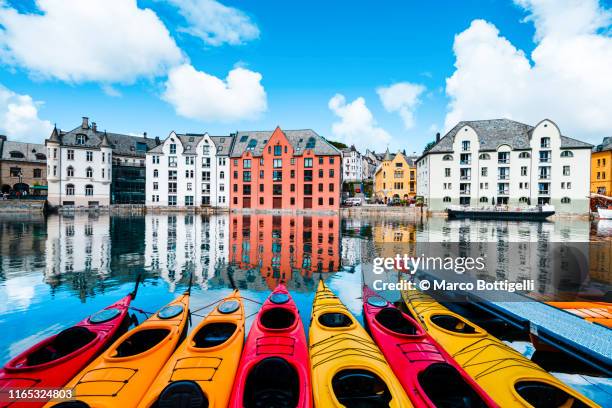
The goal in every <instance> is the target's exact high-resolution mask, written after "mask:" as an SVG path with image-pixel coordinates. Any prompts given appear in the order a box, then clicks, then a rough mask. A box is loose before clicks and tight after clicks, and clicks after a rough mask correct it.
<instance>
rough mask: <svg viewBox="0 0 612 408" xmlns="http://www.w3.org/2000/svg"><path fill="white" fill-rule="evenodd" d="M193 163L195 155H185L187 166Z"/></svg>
mask: <svg viewBox="0 0 612 408" xmlns="http://www.w3.org/2000/svg"><path fill="white" fill-rule="evenodd" d="M194 163H195V157H193V156H187V157H185V164H186V165H187V166H193V165H194Z"/></svg>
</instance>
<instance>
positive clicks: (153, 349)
mask: <svg viewBox="0 0 612 408" xmlns="http://www.w3.org/2000/svg"><path fill="white" fill-rule="evenodd" d="M188 315H189V292H186V293H185V294H183V295H180V296H179V297H178V298H176V299H175V300H174V301H172V302H171V303H169V304H168V305H166V306H164V307H163V308H162V309H161V310H159V311H158V312H157V313H155V314H154V315H152V316H151V317H149V318H148V319H147V320H145V321H144V322H142V323H141V324H140V325H138V326H137V327H135V328H134V329H132V330H130V331H129V332H127V333H126V334H124V335H123V336H121V337H120V338H119V339H117V341H115V342H114V343H113V345H112V346H111V347H110V348H109V349H108V350H107V351H105V352H104V353H103V354H102V355H100V356H99V357H98V358H96V359H95V360H94V361H93V362H92V363H91V364H89V365H88V366H87V367H86V368H85V369H84V370H82V371H81V372H80V373H78V374H77V375H76V376H75V377H74V378H73V379H72V380H71V381H70V382H69V383H68V384H67V385H66V388H69V389H72V391H73V399H72V400H71V401H65V402H59V403H57V402H49V403H48V404H47V405H46V406H45V407H46V408H48V407H57V408H60V407H62V408H86V407H90V408H115V407H122V408H130V407H136V406H137V405H138V403H139V402H140V400H141V398H142V397H143V395H144V394H145V392H146V391H147V389H148V388H149V386H150V385H151V384H152V383H153V381H154V380H155V378H156V376H157V374H158V373H159V371H160V369H161V368H162V366H163V365H164V364H165V363H166V361H167V360H168V358H169V357H170V356H171V355H172V353H173V352H174V351H175V349H176V347H177V346H178V344H179V341H180V340H181V339H182V338H183V337H182V336H183V334H184V332H185V329H186V324H187V320H188Z"/></svg>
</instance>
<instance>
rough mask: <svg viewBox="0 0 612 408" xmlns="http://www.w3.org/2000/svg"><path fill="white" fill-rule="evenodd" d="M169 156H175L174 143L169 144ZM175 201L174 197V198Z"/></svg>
mask: <svg viewBox="0 0 612 408" xmlns="http://www.w3.org/2000/svg"><path fill="white" fill-rule="evenodd" d="M170 154H176V143H171V144H170ZM174 198H175V199H176V197H174Z"/></svg>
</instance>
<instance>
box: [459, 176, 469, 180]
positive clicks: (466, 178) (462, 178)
mask: <svg viewBox="0 0 612 408" xmlns="http://www.w3.org/2000/svg"><path fill="white" fill-rule="evenodd" d="M471 179H472V176H460V177H459V180H471Z"/></svg>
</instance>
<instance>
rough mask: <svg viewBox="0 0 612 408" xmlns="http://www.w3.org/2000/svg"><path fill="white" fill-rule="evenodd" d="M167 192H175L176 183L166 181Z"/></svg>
mask: <svg viewBox="0 0 612 408" xmlns="http://www.w3.org/2000/svg"><path fill="white" fill-rule="evenodd" d="M168 193H174V194H176V183H168Z"/></svg>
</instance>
